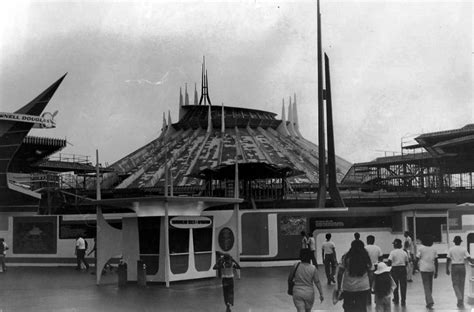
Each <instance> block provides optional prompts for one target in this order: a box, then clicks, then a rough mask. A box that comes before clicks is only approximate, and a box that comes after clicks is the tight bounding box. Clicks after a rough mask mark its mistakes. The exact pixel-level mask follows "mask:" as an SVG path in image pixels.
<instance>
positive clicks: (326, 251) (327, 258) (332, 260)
mask: <svg viewBox="0 0 474 312" xmlns="http://www.w3.org/2000/svg"><path fill="white" fill-rule="evenodd" d="M321 249H322V252H323V254H322V256H323V263H324V269H325V271H326V277H327V279H328V285H331V283H336V280H335V279H334V275H335V274H336V265H337V260H336V259H337V257H336V245H335V244H334V243H333V242H331V233H327V234H326V241H325V242H324V243H323V245H322V247H321Z"/></svg>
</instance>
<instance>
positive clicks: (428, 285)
mask: <svg viewBox="0 0 474 312" xmlns="http://www.w3.org/2000/svg"><path fill="white" fill-rule="evenodd" d="M421 280H422V281H423V289H424V291H425V302H426V305H427V306H432V305H433V304H434V301H433V296H432V292H433V272H421Z"/></svg>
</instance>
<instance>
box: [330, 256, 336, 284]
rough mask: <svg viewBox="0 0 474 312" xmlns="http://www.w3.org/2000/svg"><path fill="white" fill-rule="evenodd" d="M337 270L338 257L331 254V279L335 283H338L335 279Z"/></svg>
mask: <svg viewBox="0 0 474 312" xmlns="http://www.w3.org/2000/svg"><path fill="white" fill-rule="evenodd" d="M336 268H337V260H336V256H335V255H334V254H331V279H332V282H333V283H335V282H336V279H335V278H334V277H335V276H336Z"/></svg>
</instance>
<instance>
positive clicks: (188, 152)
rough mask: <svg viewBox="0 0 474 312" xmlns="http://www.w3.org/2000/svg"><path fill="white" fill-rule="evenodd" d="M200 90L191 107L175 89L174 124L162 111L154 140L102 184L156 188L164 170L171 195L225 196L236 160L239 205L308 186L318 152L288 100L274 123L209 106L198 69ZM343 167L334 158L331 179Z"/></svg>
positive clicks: (262, 115)
mask: <svg viewBox="0 0 474 312" xmlns="http://www.w3.org/2000/svg"><path fill="white" fill-rule="evenodd" d="M201 89H202V92H201V96H200V100H199V101H198V95H197V91H196V90H195V92H194V103H189V95H188V92H187V86H186V88H185V94H184V100H183V94H182V92H181V90H180V100H179V119H178V120H177V121H176V122H173V121H172V118H171V115H170V113H168V116H165V114H164V113H163V127H162V131H161V134H160V135H159V136H158V137H157V138H156V139H154V140H153V141H151V142H150V143H149V144H147V145H145V146H143V147H141V148H139V149H138V150H136V151H134V152H132V153H131V154H129V155H127V156H125V157H124V158H122V159H120V160H118V161H117V162H115V163H114V164H112V165H111V166H110V169H113V171H114V173H111V174H108V175H107V177H106V179H105V180H104V182H103V183H109V185H110V186H111V187H113V188H115V189H127V188H128V189H150V188H157V187H163V186H164V184H165V175H166V169H165V168H166V167H167V168H170V170H169V171H170V176H169V180H170V181H171V182H170V184H172V185H173V189H174V191H175V192H178V193H179V192H188V193H189V192H191V193H193V194H195V193H203V192H205V193H206V194H207V195H212V196H215V195H218V194H219V193H220V194H224V193H226V192H228V191H229V189H230V187H229V186H228V185H227V186H226V183H225V182H226V181H230V182H231V183H233V181H234V180H233V179H234V177H233V172H232V170H233V169H231V167H232V166H233V165H234V164H235V163H236V162H238V165H239V170H240V173H239V175H240V177H241V179H242V180H245V181H244V182H245V185H242V186H241V194H245V195H244V197H246V198H247V199H259V198H264V197H266V196H265V194H270V193H271V192H278V191H279V189H281V188H285V189H286V191H288V192H290V193H291V190H292V189H301V188H304V187H306V188H308V189H310V188H312V187H313V188H314V187H315V185H316V184H317V183H318V181H319V171H320V170H319V165H318V160H319V155H318V154H319V151H318V146H317V145H316V144H314V143H312V142H310V141H308V140H307V139H305V138H304V137H303V136H302V135H301V132H300V126H299V122H298V110H297V98H296V94H294V95H293V97H289V99H288V102H287V105H285V101H284V100H283V103H282V112H281V119H277V118H276V117H277V114H275V113H273V112H268V111H263V110H258V109H249V108H240V107H231V106H224V105H223V104H222V105H215V104H214V105H213V104H212V103H211V98H210V94H209V87H208V75H207V71H206V69H205V67H204V63H203V68H202V88H201ZM315 126H316V125H315ZM350 165H351V164H350V163H349V162H348V161H346V160H344V159H342V158H340V157H337V158H336V173H337V180H338V181H341V180H342V178H343V177H344V175H345V173H346V172H347V171H348V170H349V168H350ZM229 166H230V167H229ZM227 167H229V168H227ZM226 168H227V169H226ZM226 172H230V173H231V174H229V175H228V176H226ZM228 195H229V194H228ZM267 197H268V196H267Z"/></svg>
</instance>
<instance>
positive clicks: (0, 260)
mask: <svg viewBox="0 0 474 312" xmlns="http://www.w3.org/2000/svg"><path fill="white" fill-rule="evenodd" d="M0 265H1V266H2V271H3V272H5V271H6V270H7V268H6V266H5V255H0Z"/></svg>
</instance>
